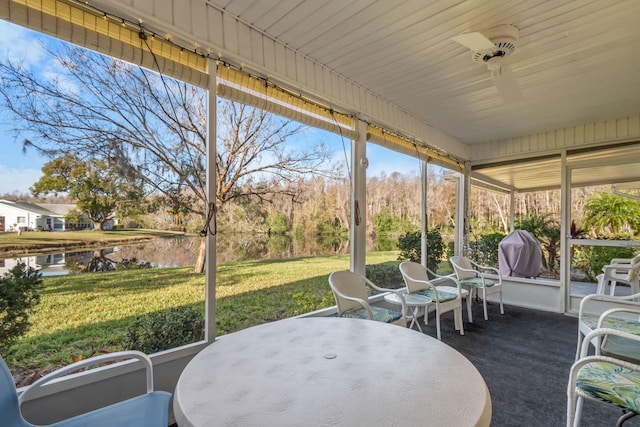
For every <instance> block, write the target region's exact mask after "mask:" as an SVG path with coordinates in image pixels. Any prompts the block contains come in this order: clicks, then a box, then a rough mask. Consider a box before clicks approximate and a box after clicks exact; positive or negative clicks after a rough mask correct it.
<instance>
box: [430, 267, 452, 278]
mask: <svg viewBox="0 0 640 427" xmlns="http://www.w3.org/2000/svg"><path fill="white" fill-rule="evenodd" d="M425 270H427V273H429V274H430V275H432V276H433V277H435V278H438V279H451V278H453V277H455V275H456V274H455V273H449V274H446V275H445V274H438V273H434V272H433V271H431V270H430V269H428V268H425Z"/></svg>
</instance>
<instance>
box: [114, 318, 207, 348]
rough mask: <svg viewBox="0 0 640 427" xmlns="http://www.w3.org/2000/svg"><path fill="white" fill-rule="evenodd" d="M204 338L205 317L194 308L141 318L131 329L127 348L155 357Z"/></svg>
mask: <svg viewBox="0 0 640 427" xmlns="http://www.w3.org/2000/svg"><path fill="white" fill-rule="evenodd" d="M202 339H204V316H203V315H202V313H200V312H199V311H198V310H196V309H193V308H191V307H174V308H171V309H169V310H164V311H158V312H155V313H151V314H147V315H144V316H140V317H138V318H137V319H136V321H135V322H134V323H133V324H131V326H129V329H128V331H127V336H126V338H125V343H124V344H125V348H127V349H130V350H139V351H142V352H143V353H147V354H151V353H157V352H159V351H162V350H168V349H170V348H175V347H180V346H182V345H186V344H190V343H193V342H197V341H200V340H202Z"/></svg>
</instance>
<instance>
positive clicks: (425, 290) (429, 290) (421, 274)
mask: <svg viewBox="0 0 640 427" xmlns="http://www.w3.org/2000/svg"><path fill="white" fill-rule="evenodd" d="M400 272H401V273H402V278H403V279H404V283H405V285H407V292H408V293H410V294H412V293H417V294H420V295H424V296H426V297H429V298H431V302H432V303H434V304H435V305H436V332H437V336H438V339H441V335H440V315H441V314H442V313H446V312H447V311H453V320H454V325H455V329H456V331H458V330H459V331H460V335H464V325H463V322H462V299H463V298H465V299H466V300H467V313H468V314H469V316H470V315H471V301H470V299H469V292H468V291H467V290H465V289H462V288H461V287H460V284H459V283H456V284H457V286H456V287H453V286H438V285H436V284H434V283H433V281H431V280H429V276H428V275H427V269H426V268H425V267H424V266H423V265H422V264H418V263H417V262H412V261H403V262H401V263H400ZM450 279H453V278H450ZM454 282H455V280H454ZM427 316H428V310H426V309H425V312H424V318H425V323H427Z"/></svg>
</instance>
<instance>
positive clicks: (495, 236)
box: [469, 233, 505, 267]
mask: <svg viewBox="0 0 640 427" xmlns="http://www.w3.org/2000/svg"><path fill="white" fill-rule="evenodd" d="M504 236H505V235H504V234H502V233H492V234H485V235H482V236H480V238H477V239H476V240H475V241H469V258H471V259H472V260H474V261H475V262H477V263H478V264H482V265H489V266H491V267H498V245H499V244H500V241H501V240H502V239H504Z"/></svg>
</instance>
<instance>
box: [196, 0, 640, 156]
mask: <svg viewBox="0 0 640 427" xmlns="http://www.w3.org/2000/svg"><path fill="white" fill-rule="evenodd" d="M208 3H209V4H211V5H213V6H215V7H216V8H219V9H221V10H224V11H225V12H227V13H230V14H232V15H234V16H236V17H237V18H238V19H240V20H241V21H243V22H245V23H246V24H249V25H251V26H252V27H254V28H256V29H258V30H260V31H262V32H263V33H265V34H267V35H268V36H269V37H271V38H274V39H276V40H279V41H280V42H282V43H284V44H285V45H287V46H288V47H290V48H292V49H295V50H297V51H298V52H300V53H302V54H304V55H306V56H308V57H309V58H312V59H313V60H315V61H317V62H319V63H320V64H323V65H326V66H328V67H330V68H331V69H333V70H335V71H337V72H338V73H340V74H341V75H343V76H345V77H346V78H348V79H350V80H352V81H354V82H357V83H358V84H359V85H362V86H363V87H365V88H367V89H369V90H371V91H372V92H374V93H377V94H378V95H380V96H382V97H383V98H385V99H387V100H390V101H392V102H394V103H396V104H398V105H399V106H401V107H402V108H403V109H405V110H407V111H409V112H411V113H413V114H415V115H417V116H418V117H421V118H422V119H424V120H425V121H426V122H427V123H430V124H431V125H433V126H434V127H436V128H438V129H440V130H442V131H445V132H447V133H449V134H451V135H453V136H456V137H457V138H459V139H460V140H461V141H463V142H465V143H468V144H473V143H479V142H485V141H490V140H498V139H505V138H510V137H514V136H520V135H526V134H530V133H534V132H540V131H546V130H550V129H557V128H563V127H568V126H573V125H576V124H582V123H587V122H591V121H595V120H605V119H609V118H618V117H624V116H627V115H631V114H638V113H639V112H640V77H639V76H640V54H639V53H640V1H637V0H629V1H613V0H594V1H589V0H580V1H575V0H572V1H567V0H553V1H547V0H512V1H497V0H494V1H488V0H471V1H460V0H440V1H437V2H428V1H424V0H405V1H390V0H354V1H345V0H325V1H319V0H271V1H270V0H256V1H250V0H208ZM499 24H513V25H515V26H517V27H518V28H519V29H520V41H519V44H518V47H517V48H516V50H515V52H514V53H513V55H511V56H509V57H508V58H507V60H508V61H507V62H508V63H509V64H510V66H511V68H512V69H513V72H514V74H515V77H516V79H517V81H518V83H519V85H520V87H521V89H522V92H523V94H524V99H523V100H522V101H520V102H518V103H516V104H512V105H508V106H505V105H504V104H503V102H502V100H501V98H500V97H499V95H498V93H497V90H496V88H495V86H494V84H493V81H492V79H491V75H490V73H489V72H488V71H487V69H486V67H485V66H484V65H483V64H477V63H474V62H473V61H472V60H471V52H470V51H469V50H468V49H466V48H465V47H463V46H461V45H459V44H458V43H456V42H454V41H452V37H454V36H456V35H458V34H461V33H463V32H468V31H482V30H485V29H487V28H490V27H492V26H495V25H499Z"/></svg>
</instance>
